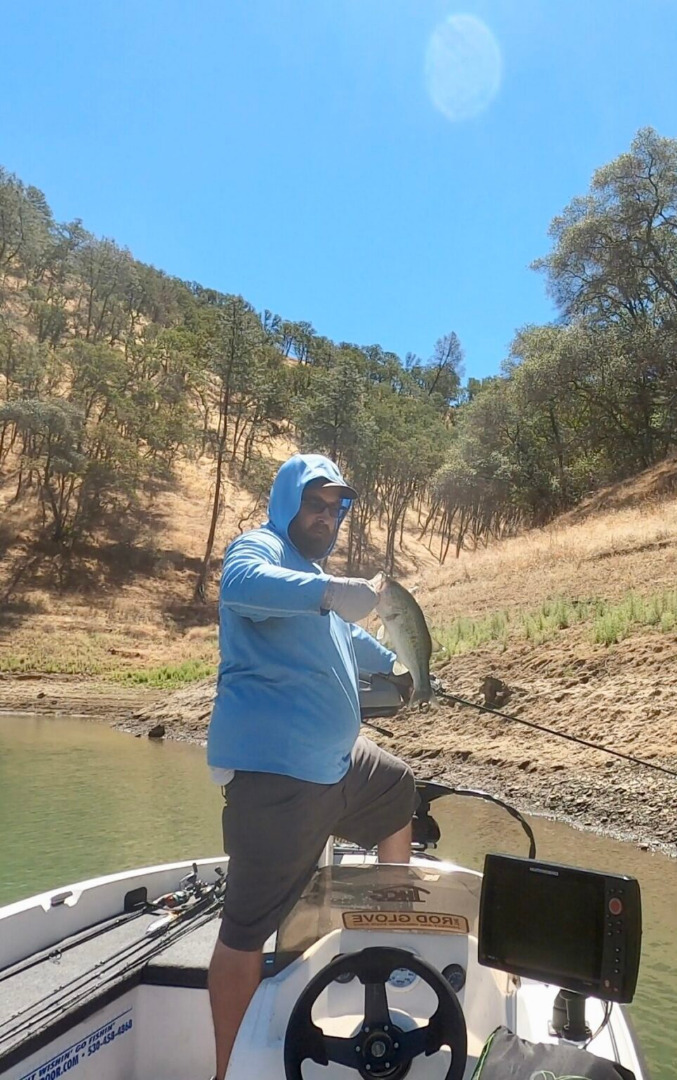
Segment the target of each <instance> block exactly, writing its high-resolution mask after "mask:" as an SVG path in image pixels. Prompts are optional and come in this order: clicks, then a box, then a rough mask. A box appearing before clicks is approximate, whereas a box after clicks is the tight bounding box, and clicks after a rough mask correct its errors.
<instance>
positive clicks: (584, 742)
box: [435, 680, 677, 777]
mask: <svg viewBox="0 0 677 1080" xmlns="http://www.w3.org/2000/svg"><path fill="white" fill-rule="evenodd" d="M436 681H437V682H438V683H439V680H436ZM435 696H436V697H440V698H442V699H443V700H444V701H454V702H456V704H457V705H466V706H467V707H468V708H469V709H477V710H478V711H479V712H485V713H491V715H492V716H500V718H501V719H502V720H512V721H513V723H515V724H524V725H525V726H526V727H530V728H534V729H535V730H536V731H543V732H545V734H546V735H557V736H558V737H559V738H560V739H567V740H568V741H569V742H574V743H578V744H579V746H587V747H588V748H589V749H591V750H601V751H602V753H604V754H613V756H614V757H617V758H623V760H624V761H630V762H632V764H633V765H644V766H646V768H647V769H655V770H656V771H657V772H662V773H666V775H667V776H674V777H677V772H675V770H674V769H668V768H667V767H666V766H665V765H656V764H655V762H653V761H646V760H645V759H644V758H638V757H633V756H632V754H624V753H623V751H622V750H612V749H611V747H609V746H602V745H601V744H600V743H594V742H589V741H588V739H581V738H580V736H578V735H569V734H567V733H566V732H564V731H557V730H556V729H555V728H549V727H546V726H545V725H544V724H537V723H535V722H534V721H533V720H523V719H522V717H520V716H511V715H510V713H506V712H501V711H500V710H499V709H491V708H489V706H488V705H478V704H477V702H475V701H466V699H465V698H462V697H458V696H457V695H456V694H450V693H449V691H448V690H445V689H444V687H443V686H442V684H441V683H439V688H435Z"/></svg>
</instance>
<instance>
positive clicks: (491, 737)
mask: <svg viewBox="0 0 677 1080" xmlns="http://www.w3.org/2000/svg"><path fill="white" fill-rule="evenodd" d="M675 671H677V640H675V639H673V638H672V637H668V636H667V635H656V634H646V635H637V636H635V637H633V638H629V639H627V640H626V641H624V642H621V643H619V644H618V645H617V646H615V647H614V648H613V649H605V648H604V647H602V646H600V647H599V648H591V647H590V645H589V643H584V642H582V641H581V639H580V636H577V633H576V631H575V630H572V631H571V633H570V634H569V635H568V636H567V635H566V634H563V635H560V636H559V637H558V639H557V642H556V644H553V645H551V646H548V645H543V646H541V647H540V648H538V649H535V648H533V646H531V647H529V646H528V645H527V644H526V643H525V644H523V645H522V646H515V647H513V648H511V649H509V650H506V651H504V652H502V653H498V652H497V653H492V652H491V650H489V649H484V650H480V651H478V652H476V653H473V654H471V655H468V656H464V657H457V658H455V659H454V660H453V661H452V662H450V663H448V664H447V665H446V666H445V667H444V668H443V669H442V670H441V671H440V675H441V676H442V678H443V680H444V682H445V685H446V686H447V687H448V688H449V689H450V690H452V691H453V692H454V693H456V694H458V695H460V696H462V697H464V698H467V699H468V700H470V701H475V702H477V703H483V702H484V701H485V693H484V691H485V690H486V683H485V680H486V678H487V676H491V677H495V678H497V679H499V680H501V681H502V682H503V683H504V684H505V686H506V687H507V688H508V689H507V694H505V695H504V697H505V698H507V700H504V698H503V697H500V696H499V699H498V702H497V705H499V706H500V707H501V708H503V709H504V710H505V711H506V712H508V713H511V714H514V715H515V716H517V717H521V718H524V719H528V720H531V721H534V722H536V723H539V724H544V725H547V726H548V727H552V728H553V729H555V730H560V731H561V732H565V733H568V734H571V735H577V736H579V737H581V738H583V739H586V740H588V741H590V742H594V743H597V744H602V745H606V746H609V747H611V748H612V749H615V750H620V751H622V752H624V753H627V754H631V755H633V756H636V757H640V758H643V759H645V760H647V761H648V762H651V763H653V764H656V765H658V764H660V765H663V766H665V767H666V768H668V769H672V770H674V771H675V772H677V734H676V733H675V727H674V722H673V719H672V716H673V688H672V687H671V685H670V680H671V676H672V673H673V672H675ZM213 685H214V684H213V681H212V680H211V679H210V680H206V681H205V682H199V683H193V684H190V685H189V686H187V687H185V688H183V689H181V690H178V691H175V692H174V693H171V694H167V693H166V692H165V693H163V692H162V691H160V690H149V689H146V688H140V687H130V686H120V685H117V684H111V683H102V682H97V681H95V680H90V679H84V678H82V677H76V676H73V677H66V676H58V677H57V676H43V677H40V676H34V677H31V678H26V677H20V676H19V677H17V676H5V677H4V678H0V709H3V710H8V709H9V710H13V711H20V710H29V711H31V712H36V711H39V712H43V713H50V712H51V713H55V712H67V713H69V714H80V715H86V716H91V717H95V718H98V719H102V720H106V721H108V722H109V723H112V724H113V725H114V726H115V727H117V728H118V729H120V730H123V731H128V732H132V733H134V734H136V735H147V734H148V732H149V730H150V729H151V728H152V727H154V726H155V725H157V724H163V725H164V727H165V735H166V737H168V738H173V739H180V740H185V741H191V742H196V743H202V742H204V739H205V737H206V729H207V724H208V721H209V715H210V712H211V701H212V693H213ZM382 725H383V726H384V727H385V728H387V729H388V730H389V731H391V732H392V734H391V735H390V736H388V735H381V734H379V733H377V732H375V731H373V730H372V729H365V733H367V734H369V735H370V736H371V737H372V738H374V739H376V740H377V741H378V742H379V743H381V744H382V745H383V746H384V747H386V748H387V749H389V750H392V751H393V752H395V753H397V754H399V755H401V756H402V757H403V758H405V759H406V760H407V761H409V762H410V764H411V765H412V767H413V768H414V770H415V772H416V774H417V775H418V776H421V777H428V778H433V779H436V780H440V781H446V782H450V783H453V784H456V785H459V786H475V787H481V788H483V789H484V790H486V791H489V792H491V793H492V794H495V795H498V796H500V797H504V798H507V799H508V800H509V801H511V802H513V803H514V804H515V805H516V806H518V807H519V808H520V809H522V810H526V811H530V812H532V813H539V814H546V815H548V816H551V817H555V818H557V819H559V820H563V821H567V822H570V823H572V824H575V825H577V826H579V827H581V828H585V829H591V830H594V831H597V832H603V833H606V834H608V835H609V836H613V837H615V838H618V839H624V840H631V841H634V842H636V843H639V844H643V845H644V844H646V845H648V846H649V847H651V848H656V849H661V850H663V851H665V852H667V853H668V854H670V855H673V856H674V855H677V813H676V811H677V777H671V776H667V775H665V774H662V773H660V772H657V771H654V770H653V769H649V768H646V767H642V766H639V765H633V764H631V763H629V762H625V761H620V760H618V759H617V758H614V757H611V756H609V755H607V754H604V753H602V752H599V751H594V750H590V749H588V748H586V747H582V746H579V745H577V744H575V743H571V742H568V741H564V740H562V739H559V738H557V737H556V736H553V735H546V734H542V733H540V732H536V731H533V730H531V729H529V728H527V727H524V726H522V725H519V724H516V723H512V722H509V721H506V720H502V719H499V718H498V717H494V716H491V715H486V714H480V713H478V712H476V711H475V710H473V709H469V708H466V707H460V706H450V705H448V704H441V705H439V706H437V707H435V708H433V709H431V710H430V712H429V713H427V714H426V713H418V712H406V711H405V712H402V713H401V714H400V715H398V716H397V717H395V718H393V719H391V720H384V721H382Z"/></svg>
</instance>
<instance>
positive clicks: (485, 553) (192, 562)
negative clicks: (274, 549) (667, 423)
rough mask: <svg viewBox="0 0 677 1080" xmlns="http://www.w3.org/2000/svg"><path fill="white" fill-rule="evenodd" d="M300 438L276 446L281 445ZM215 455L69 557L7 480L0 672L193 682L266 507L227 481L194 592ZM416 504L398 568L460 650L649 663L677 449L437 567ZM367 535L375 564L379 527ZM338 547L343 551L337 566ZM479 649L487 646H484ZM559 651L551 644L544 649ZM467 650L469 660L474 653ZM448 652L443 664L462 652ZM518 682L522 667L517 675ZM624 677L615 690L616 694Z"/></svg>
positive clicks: (667, 620)
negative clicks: (35, 525)
mask: <svg viewBox="0 0 677 1080" xmlns="http://www.w3.org/2000/svg"><path fill="white" fill-rule="evenodd" d="M289 449H290V447H287V446H282V445H280V446H277V447H276V448H275V454H276V456H277V457H279V458H280V459H283V458H284V457H285V456H286V454H287V453H288V452H289ZM210 483H211V474H210V470H209V469H208V468H207V467H206V466H204V465H202V466H200V465H197V464H184V465H183V467H182V469H181V473H180V477H179V484H178V485H177V486H176V488H175V489H173V490H171V491H166V492H159V493H157V494H156V496H155V498H154V499H153V500H152V502H150V503H149V505H148V506H147V507H146V509H145V516H144V522H143V526H142V528H141V530H140V532H139V533H138V535H137V536H136V538H135V540H134V543H133V544H129V543H128V542H126V539H125V537H124V536H123V535H121V537H120V538H119V539H111V538H108V539H107V541H106V542H105V543H104V544H102V545H100V546H98V547H94V546H93V547H92V548H91V549H87V548H84V549H82V550H81V551H79V552H78V553H77V555H75V556H73V557H72V558H70V559H66V558H65V557H64V556H63V555H62V554H60V553H59V552H58V551H55V550H50V549H49V546H48V545H45V546H42V547H37V548H36V547H35V545H34V543H33V542H32V532H31V529H30V522H29V521H27V520H26V518H25V517H24V516H23V515H22V510H21V508H20V507H19V508H17V507H15V506H13V505H12V504H11V490H10V489H9V488H6V489H5V490H1V489H0V515H1V517H0V530H1V532H0V545H1V546H0V554H1V559H0V604H1V609H0V610H1V614H0V620H1V621H0V671H4V672H8V673H9V672H44V673H54V674H60V673H63V674H68V673H73V674H81V675H98V676H104V677H110V678H112V679H114V680H116V681H123V682H126V683H138V684H142V683H147V684H155V685H161V684H163V683H168V684H173V683H176V682H181V681H184V680H185V678H187V677H190V676H191V675H193V674H196V673H199V672H200V671H202V670H206V669H208V667H210V666H211V665H212V664H213V662H214V660H215V619H216V603H215V602H216V594H217V587H218V568H219V562H220V553H221V551H222V549H223V547H224V546H225V544H226V543H227V542H228V540H229V539H231V538H232V537H233V536H234V535H236V534H237V532H238V531H239V530H240V528H242V527H245V528H246V527H250V525H253V524H256V523H257V522H259V521H260V520H262V519H263V517H264V516H265V514H264V508H263V507H258V508H256V509H254V512H253V516H251V517H250V516H249V515H252V510H253V506H252V498H251V497H250V496H249V495H248V494H247V493H246V492H244V491H241V490H237V489H236V488H234V487H233V486H232V485H231V487H230V488H229V489H228V491H227V495H226V499H225V505H224V510H223V513H222V517H221V521H220V523H219V532H218V535H217V542H216V545H215V548H214V550H215V553H216V555H215V558H214V563H213V574H212V580H211V583H210V602H209V603H208V604H207V605H194V604H193V603H192V590H193V585H194V581H195V573H196V570H197V567H198V565H199V561H200V558H201V555H202V551H203V544H204V535H205V532H206V526H207V520H208V509H209V498H210ZM414 525H415V522H414V520H413V519H412V522H411V528H410V529H408V530H407V532H406V534H405V538H404V545H403V548H402V550H401V551H400V553H399V567H398V576H400V578H401V579H402V580H404V581H406V582H408V583H409V584H410V585H417V586H418V592H417V596H418V598H419V602H420V603H421V606H422V607H423V609H424V611H425V613H426V616H427V618H428V621H429V623H430V624H431V626H432V627H434V630H435V634H436V636H437V638H438V639H439V640H440V642H441V643H442V644H443V645H445V646H446V648H447V650H448V651H449V653H450V654H451V655H452V657H459V658H460V657H461V656H468V657H470V656H476V657H477V658H478V663H480V664H484V666H486V663H488V662H489V660H490V658H491V660H490V666H491V667H492V669H494V670H495V672H496V673H498V674H499V675H500V674H501V673H503V674H509V675H511V676H512V675H515V674H517V673H518V672H521V673H522V674H523V675H525V674H526V672H527V670H531V669H532V668H533V669H534V670H541V671H544V672H545V671H549V672H550V671H551V669H552V667H553V665H555V666H556V667H559V668H560V669H561V674H562V677H564V678H566V677H569V678H573V677H574V675H575V673H576V671H577V670H578V668H579V667H580V664H581V662H582V661H583V660H584V661H585V663H586V665H593V666H595V665H597V666H598V667H599V666H600V665H601V666H602V667H603V668H604V669H605V670H608V669H614V668H615V667H617V666H618V665H622V664H631V665H632V666H633V667H637V666H640V667H641V666H642V665H644V664H645V663H648V662H649V661H650V660H651V666H653V663H654V662H655V661H656V660H657V657H658V656H660V654H661V652H664V651H665V650H669V649H670V646H671V645H672V643H673V642H674V641H675V639H676V635H677V598H676V596H675V590H676V589H677V576H676V570H677V462H675V461H669V462H664V463H662V464H661V465H659V466H656V467H655V468H654V469H651V470H648V471H647V472H646V473H643V474H641V475H640V476H638V477H636V478H635V479H634V480H632V481H629V482H626V483H624V484H619V485H615V486H614V487H613V488H609V489H605V490H603V491H601V492H598V493H596V494H595V495H594V496H593V497H591V498H590V499H589V500H588V501H587V503H583V504H581V506H579V507H578V508H577V509H576V510H575V511H573V512H571V513H569V514H567V515H565V516H563V517H561V518H560V519H559V520H557V521H555V522H554V523H553V524H552V525H550V526H549V527H547V528H545V529H540V530H534V531H531V532H529V533H526V534H524V535H522V536H518V537H514V538H511V539H507V540H503V541H501V542H497V543H494V544H492V545H490V546H489V547H487V548H481V549H479V550H477V551H464V552H463V553H462V554H461V557H460V558H459V559H457V560H456V559H449V560H448V562H447V564H446V565H445V566H443V567H440V566H439V564H438V563H437V560H436V559H435V558H434V557H433V556H432V555H431V553H430V551H429V550H428V548H427V547H426V546H425V544H423V543H421V542H420V541H419V540H418V538H417V531H416V529H415V528H414ZM381 539H382V538H381V537H380V536H379V535H378V533H376V534H375V535H374V537H373V568H374V569H376V568H377V567H378V560H379V542H380V541H381ZM340 564H341V550H340V546H339V549H338V550H337V553H336V554H335V556H334V557H333V565H334V566H335V567H337V568H340ZM480 657H484V661H480V659H479V658H480ZM548 658H550V659H548ZM465 663H466V661H464V666H465ZM458 664H459V660H458V659H452V660H451V661H450V662H449V664H448V667H449V668H450V669H453V668H454V667H458ZM518 681H519V680H518ZM622 693H623V691H622V690H621V688H617V689H616V691H615V696H616V697H617V698H618V695H619V694H620V695H622Z"/></svg>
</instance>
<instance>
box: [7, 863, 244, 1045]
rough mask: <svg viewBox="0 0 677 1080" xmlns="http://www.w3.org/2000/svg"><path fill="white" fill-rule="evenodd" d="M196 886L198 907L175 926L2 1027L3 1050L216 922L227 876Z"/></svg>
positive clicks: (100, 964)
mask: <svg viewBox="0 0 677 1080" xmlns="http://www.w3.org/2000/svg"><path fill="white" fill-rule="evenodd" d="M188 876H189V877H191V876H192V875H188ZM184 880H185V879H184ZM195 884H199V886H200V893H199V895H197V896H196V897H195V900H194V903H192V904H191V905H185V906H182V907H179V908H177V909H176V911H175V918H174V920H173V921H172V923H171V924H167V923H165V924H164V925H163V926H162V928H161V929H162V932H161V933H160V934H158V935H154V936H152V937H151V936H148V935H147V934H146V935H144V936H143V937H141V938H137V939H135V940H134V941H132V942H130V943H128V944H127V945H124V946H122V948H120V949H117V950H116V951H115V952H113V953H110V954H109V955H108V956H107V957H105V958H104V959H103V960H98V961H97V962H96V963H95V964H94V965H93V966H92V967H90V968H87V969H86V970H85V971H83V972H82V974H80V975H76V976H75V977H74V978H72V979H71V980H69V981H68V982H66V983H64V984H63V985H62V986H60V987H59V988H58V989H57V990H56V992H55V991H50V992H49V993H48V994H46V995H45V996H44V997H42V998H39V999H38V1000H37V1001H33V1002H31V1004H30V1005H28V1006H27V1007H26V1008H25V1009H21V1010H19V1012H17V1013H14V1014H13V1015H12V1016H11V1017H10V1018H9V1019H8V1020H7V1021H6V1022H4V1023H2V1024H0V1048H1V1047H2V1045H3V1044H4V1043H7V1041H8V1040H9V1039H12V1038H16V1037H17V1036H18V1035H21V1034H23V1033H24V1032H26V1031H29V1030H30V1029H31V1028H34V1027H35V1026H36V1025H37V1024H43V1025H44V1024H46V1023H51V1021H52V1019H53V1017H54V1016H58V1015H59V1014H60V1013H61V1012H63V1011H64V1010H66V1009H68V1010H72V1009H73V1008H75V1007H77V1006H78V1005H79V1004H80V1003H81V1002H82V1001H86V1000H87V999H88V998H89V996H90V995H91V992H92V985H95V986H96V987H97V988H100V987H102V986H106V985H107V984H109V983H110V981H111V980H112V979H121V978H123V977H124V976H128V975H130V974H131V973H133V972H135V971H138V970H140V969H141V967H143V965H144V964H146V963H148V961H149V960H152V959H153V958H154V957H155V956H157V955H158V953H160V952H162V951H164V950H165V949H166V948H168V946H169V945H170V944H174V942H176V941H179V940H180V939H181V938H182V937H185V935H186V934H188V933H191V932H193V931H194V930H196V929H197V928H198V927H200V926H202V925H204V924H205V923H207V922H209V921H210V920H211V919H213V918H214V916H215V914H216V913H217V912H218V910H219V909H220V907H221V904H222V903H223V894H224V891H225V875H223V876H220V877H219V879H218V880H217V881H216V882H215V883H214V884H213V885H206V884H205V883H204V882H197V881H196V882H195ZM161 899H162V898H161ZM160 910H163V908H161V907H158V904H157V902H156V901H152V902H151V903H147V904H145V905H144V908H143V909H142V910H141V912H140V914H142V915H148V914H151V913H153V912H157V911H160ZM151 925H152V924H151ZM0 1052H2V1051H1V1049H0Z"/></svg>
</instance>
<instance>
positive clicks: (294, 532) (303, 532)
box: [289, 522, 336, 562]
mask: <svg viewBox="0 0 677 1080" xmlns="http://www.w3.org/2000/svg"><path fill="white" fill-rule="evenodd" d="M294 524H295V522H292V525H291V526H290V527H289V538H290V540H291V542H292V543H293V545H294V547H295V548H296V550H297V551H298V552H300V554H301V555H303V557H304V559H310V560H311V561H312V562H316V561H318V560H319V559H323V558H324V556H325V555H327V554H328V553H329V549H330V547H331V546H332V542H333V540H334V537H335V535H336V530H333V529H329V528H327V527H326V526H319V525H316V526H313V527H312V528H310V529H301V528H300V527H299V526H298V524H296V527H295V528H294V527H293V526H294Z"/></svg>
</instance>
